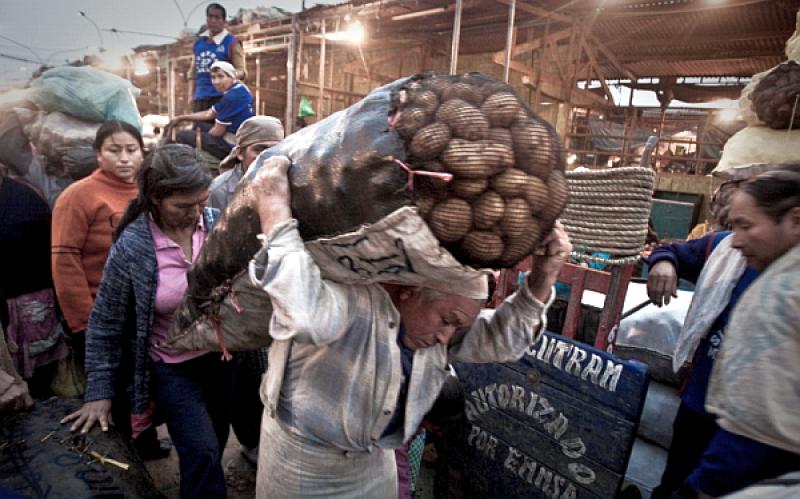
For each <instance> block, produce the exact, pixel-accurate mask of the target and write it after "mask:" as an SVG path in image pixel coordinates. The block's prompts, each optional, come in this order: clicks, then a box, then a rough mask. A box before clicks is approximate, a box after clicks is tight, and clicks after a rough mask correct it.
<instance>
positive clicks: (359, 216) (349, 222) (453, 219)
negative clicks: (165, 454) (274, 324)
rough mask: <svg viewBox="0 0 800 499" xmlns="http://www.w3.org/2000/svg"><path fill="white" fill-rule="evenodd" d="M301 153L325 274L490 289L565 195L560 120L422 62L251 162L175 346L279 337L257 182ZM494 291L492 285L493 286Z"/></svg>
mask: <svg viewBox="0 0 800 499" xmlns="http://www.w3.org/2000/svg"><path fill="white" fill-rule="evenodd" d="M275 155H283V156H287V157H288V158H289V159H290V161H291V168H290V169H289V184H290V187H291V200H292V214H293V216H294V217H295V219H297V221H298V230H299V232H300V235H301V237H302V238H303V240H304V241H305V246H306V250H307V251H308V252H309V254H310V255H311V257H312V258H313V259H314V260H315V262H316V263H317V266H318V267H319V268H320V271H321V273H322V275H323V277H325V278H327V279H329V280H332V281H337V282H343V283H355V284H368V283H376V282H392V283H397V284H403V285H408V286H424V287H433V288H435V289H440V290H442V291H445V292H458V293H461V294H463V295H465V296H475V297H477V296H478V295H481V297H482V298H485V297H486V291H487V285H486V277H485V272H484V271H481V270H479V269H481V268H486V267H492V268H502V267H510V266H513V265H514V264H515V263H517V262H518V261H519V260H521V259H523V258H524V257H526V256H527V255H529V254H531V253H532V252H533V250H534V249H535V247H536V246H537V244H538V243H539V242H540V241H541V240H542V237H543V235H544V234H546V233H547V232H548V231H550V229H551V228H552V225H553V222H554V220H555V219H556V218H557V217H558V215H559V214H560V213H561V210H562V208H563V207H564V205H565V203H566V198H567V185H566V180H565V177H564V159H563V158H564V154H563V151H562V148H561V145H560V140H559V138H558V136H557V134H556V133H555V131H554V130H553V129H552V127H550V126H549V125H548V124H547V123H546V122H545V121H543V120H542V119H540V118H539V117H537V116H536V115H535V114H534V113H533V112H532V111H530V109H529V108H528V107H527V106H526V105H525V104H524V103H523V102H522V101H521V100H520V99H519V98H518V97H517V96H516V95H515V94H514V91H513V89H512V87H510V86H508V85H506V84H504V83H501V82H498V81H497V80H494V79H492V78H490V77H487V76H484V75H480V74H477V73H469V74H465V75H460V76H450V75H443V74H437V73H423V74H420V75H416V76H413V77H410V78H403V79H401V80H398V81H396V82H393V83H390V84H388V85H386V86H384V87H381V88H378V89H376V90H374V91H373V92H371V93H370V94H369V95H368V96H367V97H365V98H364V99H363V100H362V101H359V102H358V103H356V104H354V105H353V106H351V107H349V108H348V109H345V110H343V111H340V112H338V113H335V114H333V115H331V116H329V117H327V118H325V119H324V120H321V121H320V122H318V123H315V124H314V125H312V126H309V127H306V128H304V129H302V130H300V131H298V132H297V133H294V134H292V135H290V136H289V137H287V138H286V139H285V140H284V141H282V142H281V143H279V144H278V145H276V146H275V147H272V148H270V149H268V150H267V151H264V152H263V153H262V154H261V155H260V156H259V158H258V159H257V160H256V161H255V163H254V164H253V165H251V167H250V170H249V171H248V173H247V174H246V175H245V178H244V180H243V181H242V183H241V184H240V187H239V192H237V194H236V196H235V197H234V199H233V200H232V202H231V203H230V205H229V206H228V207H227V209H226V210H225V212H224V213H223V215H222V217H221V219H220V220H219V221H218V222H217V223H216V225H215V227H214V229H213V231H212V232H211V233H210V234H209V236H208V239H207V240H206V243H205V245H204V246H203V249H202V251H201V253H200V256H199V258H198V260H197V262H196V263H195V265H194V266H193V268H192V269H191V270H190V272H189V275H188V280H189V289H188V293H187V298H186V299H185V300H184V303H183V304H182V305H181V307H180V308H179V309H178V310H177V312H176V314H175V320H174V321H173V323H172V327H171V329H170V332H169V333H168V337H169V338H170V342H169V346H171V347H173V348H180V349H186V350H201V349H215V350H223V351H224V350H225V345H227V348H228V349H230V350H240V349H243V350H247V349H252V348H256V347H259V346H263V345H264V344H266V343H268V342H269V336H268V332H267V326H268V323H269V316H270V314H271V311H270V303H269V299H268V298H267V297H266V295H264V293H263V291H261V290H260V289H255V290H254V289H252V286H251V285H250V283H249V278H248V276H247V271H246V270H247V265H248V262H249V261H250V259H251V258H252V256H253V255H254V254H255V253H256V251H257V250H258V249H259V248H260V246H261V243H260V242H259V241H258V240H257V238H256V235H257V234H258V233H259V232H260V224H259V220H258V216H257V214H256V213H255V211H254V210H253V209H252V208H251V207H250V206H249V201H248V194H247V192H246V191H247V189H248V187H247V186H248V184H249V182H250V181H251V180H252V179H253V177H254V176H255V175H256V172H257V171H258V169H259V168H261V166H262V165H263V164H264V161H265V160H266V159H267V158H269V157H271V156H275ZM481 293H482V294H481Z"/></svg>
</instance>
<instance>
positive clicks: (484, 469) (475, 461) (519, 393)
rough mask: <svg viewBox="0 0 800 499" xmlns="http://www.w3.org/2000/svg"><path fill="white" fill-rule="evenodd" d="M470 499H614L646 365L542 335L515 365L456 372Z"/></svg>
mask: <svg viewBox="0 0 800 499" xmlns="http://www.w3.org/2000/svg"><path fill="white" fill-rule="evenodd" d="M454 367H455V370H456V373H457V375H458V377H459V379H460V381H461V384H462V387H463V388H464V391H465V393H466V401H465V410H466V417H467V422H466V425H465V427H464V430H463V432H462V435H461V442H460V446H459V450H458V451H457V452H455V453H454V454H458V456H448V459H454V460H455V461H457V467H458V468H460V473H459V474H460V475H461V478H462V481H463V483H462V484H461V489H462V490H463V492H464V495H465V496H466V497H487V498H488V497H497V498H515V497H520V498H521V497H526V498H529V497H548V498H604V499H605V498H613V497H614V496H615V495H616V493H617V492H618V490H619V488H620V486H621V485H622V482H623V478H624V475H625V469H626V467H627V463H628V459H629V457H630V453H631V449H632V447H633V442H634V439H635V437H636V430H637V426H638V421H639V418H640V416H641V413H642V408H643V405H644V397H645V394H646V393H647V386H648V376H647V368H646V366H645V365H644V364H641V363H639V362H635V361H623V360H620V359H617V358H615V357H614V356H613V355H610V354H608V353H606V352H604V351H602V350H599V349H597V348H594V347H591V346H589V345H586V344H582V343H578V342H576V341H574V340H572V339H570V338H566V337H563V336H558V335H555V334H552V333H545V334H544V335H543V336H542V337H541V339H540V340H539V341H538V342H537V343H536V344H535V345H534V346H533V347H531V348H530V349H529V350H528V351H527V352H526V354H525V355H524V357H523V358H522V359H521V360H519V361H518V362H514V363H506V364H457V365H455V366H454Z"/></svg>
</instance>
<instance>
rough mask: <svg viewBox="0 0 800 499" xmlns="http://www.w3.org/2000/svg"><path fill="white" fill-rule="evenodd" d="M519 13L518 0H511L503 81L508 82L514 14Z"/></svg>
mask: <svg viewBox="0 0 800 499" xmlns="http://www.w3.org/2000/svg"><path fill="white" fill-rule="evenodd" d="M516 13H517V0H511V4H510V5H509V6H508V30H507V31H506V53H505V57H504V58H503V81H504V82H506V83H508V73H509V69H510V68H509V65H510V64H511V49H512V48H513V46H514V16H515V15H516Z"/></svg>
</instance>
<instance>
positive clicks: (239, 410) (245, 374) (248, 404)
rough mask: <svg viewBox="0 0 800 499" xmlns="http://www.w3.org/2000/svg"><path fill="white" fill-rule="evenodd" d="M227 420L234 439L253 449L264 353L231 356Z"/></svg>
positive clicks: (258, 423) (261, 407) (260, 407)
mask: <svg viewBox="0 0 800 499" xmlns="http://www.w3.org/2000/svg"><path fill="white" fill-rule="evenodd" d="M232 368H233V373H232V375H231V389H230V398H231V400H230V402H229V404H230V405H229V407H230V411H231V412H230V419H231V426H232V427H233V433H234V434H235V435H236V439H237V440H239V442H240V443H241V444H242V445H243V446H245V447H247V448H248V449H253V448H255V447H257V446H258V440H259V437H260V436H261V415H262V413H263V412H264V405H263V404H262V403H261V395H260V393H259V391H260V388H261V376H262V375H263V374H264V371H265V370H266V353H265V352H259V351H255V352H240V353H236V354H234V356H233V366H232Z"/></svg>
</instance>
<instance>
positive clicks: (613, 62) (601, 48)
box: [589, 35, 639, 83]
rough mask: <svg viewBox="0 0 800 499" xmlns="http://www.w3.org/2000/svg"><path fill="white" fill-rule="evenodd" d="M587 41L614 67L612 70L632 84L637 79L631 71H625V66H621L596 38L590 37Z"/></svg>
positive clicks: (615, 57)
mask: <svg viewBox="0 0 800 499" xmlns="http://www.w3.org/2000/svg"><path fill="white" fill-rule="evenodd" d="M589 39H590V40H591V41H592V43H593V44H594V45H595V46H596V47H597V50H599V51H600V53H601V54H603V56H604V57H605V58H606V59H608V62H610V63H611V65H612V66H614V68H615V69H616V70H617V71H619V72H620V73H622V74H624V75H625V76H626V77H627V78H628V79H629V80H631V81H633V82H634V83H635V82H636V81H637V80H638V79H639V78H638V77H637V76H636V75H635V74H634V73H633V71H631V70H629V69H627V68H626V67H625V66H623V65H622V63H621V62H619V59H617V56H616V55H614V52H612V51H611V50H610V49H609V48H608V47H606V46H605V45H603V43H602V42H601V41H600V40H598V39H597V37H596V36H592V35H590V36H589ZM637 47H638V44H637Z"/></svg>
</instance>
